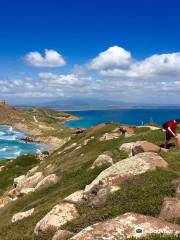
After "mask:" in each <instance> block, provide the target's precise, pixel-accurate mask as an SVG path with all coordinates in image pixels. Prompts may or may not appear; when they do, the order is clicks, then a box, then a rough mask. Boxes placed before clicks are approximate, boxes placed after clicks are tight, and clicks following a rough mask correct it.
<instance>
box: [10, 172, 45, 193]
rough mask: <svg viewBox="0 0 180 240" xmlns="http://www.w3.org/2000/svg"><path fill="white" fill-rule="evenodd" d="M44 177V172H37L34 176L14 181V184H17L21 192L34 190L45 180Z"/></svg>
mask: <svg viewBox="0 0 180 240" xmlns="http://www.w3.org/2000/svg"><path fill="white" fill-rule="evenodd" d="M43 178H44V176H43V173H42V172H36V173H35V174H34V175H32V176H29V177H28V176H25V175H23V176H20V177H18V178H15V179H14V183H15V184H16V188H17V189H18V190H21V189H23V188H34V187H36V185H37V184H38V183H39V182H40V181H41V180H43Z"/></svg>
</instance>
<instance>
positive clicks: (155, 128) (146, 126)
mask: <svg viewBox="0 0 180 240" xmlns="http://www.w3.org/2000/svg"><path fill="white" fill-rule="evenodd" d="M137 128H149V129H150V130H152V131H154V130H159V129H161V128H160V127H155V126H151V125H143V126H137Z"/></svg>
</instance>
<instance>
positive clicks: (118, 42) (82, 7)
mask: <svg viewBox="0 0 180 240" xmlns="http://www.w3.org/2000/svg"><path fill="white" fill-rule="evenodd" d="M179 9H180V2H179V1H178V0H171V1H169V0H167V1H162V0H156V1H155V0H103V1H101V0H59V1H58V0H46V1H45V0H44V1H43V0H38V1H37V0H36V1H35V0H29V1H22V0H21V1H20V0H2V1H1V3H0V53H1V54H0V84H1V86H2V87H1V90H0V94H1V96H2V97H3V98H6V99H7V100H9V101H10V102H19V101H22V100H23V101H25V102H27V103H28V102H32V101H34V102H36V101H37V102H39V101H40V102H42V101H47V100H48V101H49V100H52V99H54V98H61V97H63V98H77V97H81V98H83V97H87V96H88V97H93V98H97V97H98V98H100V99H101V98H105V96H107V97H110V98H111V99H114V100H124V101H129V99H128V96H129V95H131V96H133V98H132V99H131V101H133V102H149V103H151V102H158V103H159V102H161V103H166V102H169V100H167V95H168V96H170V99H171V102H172V103H178V102H179V100H180V97H179V94H178V93H179V92H178V90H180V70H178V69H179V68H180V56H179V52H180V44H179V43H180V26H179V23H180V14H179ZM45 49H47V52H48V50H53V51H54V52H53V53H52V52H49V53H50V54H51V53H52V54H54V53H57V54H59V55H58V56H55V60H54V59H53V60H52V59H51V56H50V60H48V62H47V59H44V53H45ZM34 52H36V53H37V52H38V53H39V54H41V57H42V58H43V59H41V63H37V62H36V63H35V62H32V61H36V60H37V59H36V58H35V59H34V55H32V53H34ZM101 53H104V54H102V55H101ZM128 53H130V56H129V55H128ZM29 54H31V55H29ZM163 54H165V55H163ZM55 55H56V54H55ZM28 56H29V57H28ZM153 56H156V57H153ZM53 57H54V55H53ZM32 58H33V59H32ZM51 60H52V61H53V63H50V61H51ZM56 60H57V62H55V61H56ZM42 61H44V62H42ZM62 61H64V62H62ZM53 64H55V65H53ZM163 64H164V65H163ZM95 65H96V66H95ZM142 69H143V71H142ZM144 69H145V70H146V71H144ZM109 86H111V87H110V88H109ZM122 88H123V91H122ZM150 90H151V92H152V93H153V94H154V97H153V99H152V98H151V96H152V94H149V91H150ZM157 90H159V91H157ZM32 92H33V94H32ZM39 93H41V94H39ZM102 93H104V94H102Z"/></svg>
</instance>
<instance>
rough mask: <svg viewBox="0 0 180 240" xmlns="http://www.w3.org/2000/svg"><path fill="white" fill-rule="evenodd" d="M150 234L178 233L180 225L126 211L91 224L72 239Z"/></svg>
mask: <svg viewBox="0 0 180 240" xmlns="http://www.w3.org/2000/svg"><path fill="white" fill-rule="evenodd" d="M150 234H162V235H178V234H180V226H178V225H176V224H172V223H169V222H166V221H163V220H161V219H158V218H154V217H150V216H145V215H141V214H136V213H125V214H123V215H120V216H118V217H116V218H113V219H110V220H107V221H104V222H99V223H96V224H94V225H92V226H89V227H87V228H85V229H83V230H82V231H81V232H79V233H78V234H76V235H75V236H73V237H72V238H71V240H92V239H93V240H100V239H101V240H107V239H111V240H117V239H118V240H126V239H129V238H131V237H134V238H140V237H148V235H150Z"/></svg>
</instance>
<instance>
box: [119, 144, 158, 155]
mask: <svg viewBox="0 0 180 240" xmlns="http://www.w3.org/2000/svg"><path fill="white" fill-rule="evenodd" d="M119 150H121V151H125V152H127V153H128V155H129V156H130V157H131V156H134V155H136V154H138V153H142V152H155V153H159V152H160V150H161V148H160V147H159V146H157V145H156V144H153V143H150V142H148V141H137V142H130V143H124V144H122V145H121V146H120V148H119Z"/></svg>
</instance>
